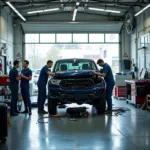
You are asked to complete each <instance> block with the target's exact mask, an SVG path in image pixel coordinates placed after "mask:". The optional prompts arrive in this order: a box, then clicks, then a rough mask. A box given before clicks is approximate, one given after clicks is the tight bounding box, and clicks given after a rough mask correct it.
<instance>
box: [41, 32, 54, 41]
mask: <svg viewBox="0 0 150 150" xmlns="http://www.w3.org/2000/svg"><path fill="white" fill-rule="evenodd" d="M40 43H55V34H40Z"/></svg>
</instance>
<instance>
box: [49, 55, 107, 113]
mask: <svg viewBox="0 0 150 150" xmlns="http://www.w3.org/2000/svg"><path fill="white" fill-rule="evenodd" d="M93 70H97V71H98V68H97V66H96V64H95V62H94V61H93V60H91V59H81V58H80V59H62V60H58V61H57V62H56V63H55V65H54V68H53V72H55V75H54V76H52V77H51V79H50V80H49V82H48V111H49V114H56V113H57V105H61V104H62V105H63V104H70V103H77V104H84V103H86V104H91V105H93V106H95V107H96V110H97V113H98V114H101V113H104V111H105V109H106V100H105V89H106V84H105V81H104V79H103V78H101V77H99V76H97V75H94V73H93V72H92V71H93Z"/></svg>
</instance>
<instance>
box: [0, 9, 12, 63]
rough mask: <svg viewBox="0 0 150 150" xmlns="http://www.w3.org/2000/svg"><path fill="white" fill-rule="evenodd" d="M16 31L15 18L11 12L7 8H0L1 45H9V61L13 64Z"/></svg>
mask: <svg viewBox="0 0 150 150" xmlns="http://www.w3.org/2000/svg"><path fill="white" fill-rule="evenodd" d="M13 35H14V30H13V18H12V16H11V14H10V10H9V9H8V8H6V7H4V8H0V43H2V42H5V43H6V45H7V61H11V62H13V60H14V58H13V56H14V54H13V51H14V42H13V41H14V37H13Z"/></svg>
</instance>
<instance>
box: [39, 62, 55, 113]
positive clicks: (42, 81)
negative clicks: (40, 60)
mask: <svg viewBox="0 0 150 150" xmlns="http://www.w3.org/2000/svg"><path fill="white" fill-rule="evenodd" d="M52 65H53V61H51V60H48V61H47V65H45V66H44V67H43V68H42V69H41V72H40V76H39V79H38V82H37V85H38V113H39V114H47V113H48V112H47V111H45V110H44V104H45V100H46V85H47V81H48V76H49V75H54V73H53V72H51V70H50V69H49V68H51V67H52Z"/></svg>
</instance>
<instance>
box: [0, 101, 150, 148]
mask: <svg viewBox="0 0 150 150" xmlns="http://www.w3.org/2000/svg"><path fill="white" fill-rule="evenodd" d="M113 103H114V106H115V107H118V106H123V107H126V108H129V109H130V111H128V112H126V113H124V114H123V115H120V116H118V117H116V116H110V115H101V116H93V117H89V118H82V119H77V121H70V119H69V118H51V119H45V121H46V122H47V121H48V123H37V119H38V118H39V117H41V116H38V115H37V109H33V115H32V116H28V115H23V114H20V115H19V116H18V117H13V118H11V124H12V126H11V127H10V128H9V136H8V138H7V143H6V144H4V145H2V144H1V145H0V150H52V149H54V150H55V149H58V150H67V149H71V150H73V149H80V150H82V149H89V150H96V149H97V150H150V111H142V110H140V109H135V108H134V106H132V105H127V104H126V102H125V101H124V100H114V102H113ZM46 116H47V115H46Z"/></svg>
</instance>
